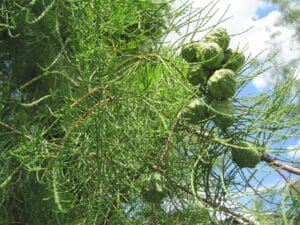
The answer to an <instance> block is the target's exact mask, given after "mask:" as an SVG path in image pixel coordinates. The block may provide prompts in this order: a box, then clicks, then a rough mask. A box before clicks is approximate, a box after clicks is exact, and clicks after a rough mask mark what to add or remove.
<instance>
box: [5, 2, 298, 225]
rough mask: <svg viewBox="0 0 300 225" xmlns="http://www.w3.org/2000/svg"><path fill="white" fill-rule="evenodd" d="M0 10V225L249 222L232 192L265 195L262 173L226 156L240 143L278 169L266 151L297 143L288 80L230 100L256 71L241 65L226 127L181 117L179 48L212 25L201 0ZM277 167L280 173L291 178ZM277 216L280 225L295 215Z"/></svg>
mask: <svg viewBox="0 0 300 225" xmlns="http://www.w3.org/2000/svg"><path fill="white" fill-rule="evenodd" d="M0 7H1V11H0V15H1V18H0V49H1V50H0V51H1V52H0V74H1V76H0V88H1V89H0V110H1V111H0V146H1V147H0V149H1V151H0V196H1V197H0V224H45V225H46V224H49V225H50V224H51V225H53V224H72V225H73V224H199V223H203V224H220V223H221V221H225V220H224V218H225V219H226V221H227V224H230V223H231V222H230V221H232V223H234V221H235V222H236V221H241V222H243V223H245V224H255V223H256V220H255V219H254V217H253V218H252V217H249V216H247V215H246V214H245V213H244V210H246V211H247V210H250V209H253V208H251V207H249V206H248V205H247V204H245V205H239V203H241V202H240V201H238V194H240V193H245V191H248V190H249V189H250V190H252V193H254V194H257V196H261V197H262V199H265V198H264V196H263V192H264V191H265V189H263V190H261V192H260V190H259V189H262V188H261V187H264V186H263V185H264V184H263V179H262V178H261V177H257V176H256V174H257V172H258V171H259V170H260V168H262V167H257V169H255V170H247V169H246V170H244V169H241V168H239V167H238V166H237V165H236V164H235V163H234V162H233V161H232V159H231V154H230V150H231V149H232V148H233V147H237V146H236V145H237V143H239V141H249V142H251V143H252V144H253V146H255V148H256V151H258V152H259V153H260V156H261V159H262V161H264V162H261V164H264V163H265V164H264V165H269V167H268V169H269V170H272V166H273V167H274V169H275V170H276V171H277V170H279V169H282V166H284V164H280V162H277V161H274V160H273V159H272V158H270V157H269V155H272V154H273V155H281V154H280V153H282V151H279V149H278V150H276V149H275V148H273V146H276V144H278V143H279V144H280V143H282V142H284V141H286V140H288V139H289V138H290V137H293V136H294V137H296V136H298V135H299V117H297V116H295V115H294V114H293V109H294V105H293V98H292V97H293V96H292V90H291V87H292V83H293V81H286V82H285V83H281V84H278V85H277V86H275V87H274V90H271V91H270V92H266V93H262V94H260V95H258V96H254V95H253V96H246V97H241V95H240V94H239V93H240V91H242V90H243V88H244V87H245V86H247V85H249V84H250V82H251V80H252V79H253V78H254V77H255V76H257V75H259V74H261V73H263V72H264V71H265V69H264V67H263V65H259V66H254V61H251V59H250V58H249V59H248V61H247V63H246V65H245V67H244V69H243V70H241V71H240V72H239V73H238V74H237V83H238V88H237V92H236V95H235V96H234V97H233V99H232V104H233V106H234V107H235V109H236V111H235V117H234V118H235V119H234V122H233V123H232V124H230V127H229V128H227V129H220V128H219V127H218V126H216V125H215V124H214V123H213V122H212V121H213V120H211V118H209V117H208V118H207V119H201V120H200V121H198V123H197V124H190V123H189V122H188V121H187V120H185V119H184V116H183V114H184V113H183V112H185V110H186V109H187V108H188V106H189V104H190V102H191V100H192V99H193V98H195V97H197V95H198V92H199V87H197V86H193V85H191V84H190V83H189V82H188V79H187V76H186V74H187V72H188V65H187V63H186V62H185V61H184V60H183V59H182V58H181V57H180V56H179V54H180V53H179V52H180V47H181V45H182V44H183V43H184V42H186V41H187V40H188V41H189V40H192V41H193V40H194V39H195V35H196V34H198V33H206V32H208V31H209V30H210V29H212V28H213V27H214V26H216V25H218V24H215V25H214V26H212V27H210V26H208V25H207V23H208V22H209V21H210V19H211V18H212V17H213V16H214V14H215V10H216V5H215V4H208V5H207V6H206V7H205V8H200V9H192V8H191V7H190V6H188V5H186V4H184V5H182V6H176V4H175V2H173V1H170V2H167V1H154V0H144V1H133V0H122V1H121V0H120V1H119V0H105V1H104V0H93V1H71V0H70V1H65V0H42V1H36V0H32V1H25V0H4V1H2V3H1V5H0ZM193 15H197V16H198V17H197V19H194V18H195V17H194V16H193ZM179 18H180V19H179ZM224 20H225V18H220V19H219V21H218V23H221V22H222V21H224ZM189 26H192V27H193V28H192V31H191V29H188V30H187V31H186V32H185V33H183V34H181V37H180V38H178V39H177V40H176V41H175V40H174V42H173V43H171V44H170V43H167V42H165V41H164V40H166V38H167V37H169V36H170V35H172V34H173V32H176V31H182V28H186V27H189ZM207 107H208V108H209V110H213V109H212V108H211V107H210V106H209V105H207ZM272 160H273V161H272ZM276 163H277V164H276ZM290 163H291V164H290V167H291V168H285V169H286V170H287V171H288V172H291V173H294V174H297V168H296V165H295V164H293V162H291V161H290ZM262 169H263V168H262ZM283 169H284V167H283ZM298 170H299V169H298ZM298 175H299V174H298ZM259 179H261V180H259ZM149 185H151V186H149ZM287 186H289V187H294V186H293V185H291V183H290V181H288V184H287ZM294 189H295V190H296V191H297V190H298V189H297V187H294ZM149 190H150V193H147V191H149ZM277 194H278V196H280V193H277ZM145 196H146V197H145ZM291 196H294V195H291ZM290 198H291V197H289V196H285V199H284V200H285V201H286V202H288V201H290ZM149 199H150V200H149ZM248 200H249V199H248ZM280 206H282V204H281V205H280ZM281 209H282V210H281V211H282V212H285V215H286V216H285V219H286V220H290V219H293V218H294V216H295V215H297V212H295V211H293V208H292V207H290V206H282V207H281ZM277 212H278V211H276V213H277ZM220 213H221V214H222V216H221V217H223V220H222V219H220ZM253 215H254V216H256V214H255V213H254V214H253ZM257 218H258V217H257ZM224 223H226V222H224Z"/></svg>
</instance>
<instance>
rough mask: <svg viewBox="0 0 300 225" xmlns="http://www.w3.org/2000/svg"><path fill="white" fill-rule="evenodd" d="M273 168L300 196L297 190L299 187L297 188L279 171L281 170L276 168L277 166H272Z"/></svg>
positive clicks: (299, 191)
mask: <svg viewBox="0 0 300 225" xmlns="http://www.w3.org/2000/svg"><path fill="white" fill-rule="evenodd" d="M272 167H273V168H274V170H275V171H276V172H277V173H278V174H279V175H280V176H281V177H282V178H283V179H284V180H285V182H286V183H287V184H288V185H290V186H291V188H292V189H293V190H294V191H296V192H297V194H298V195H300V190H299V189H298V188H297V187H295V185H294V184H293V183H292V182H291V181H290V179H289V178H288V177H287V176H285V175H284V174H283V173H282V172H281V171H280V170H279V168H278V167H276V166H274V165H273V166H272Z"/></svg>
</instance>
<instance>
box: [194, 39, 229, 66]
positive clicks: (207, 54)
mask: <svg viewBox="0 0 300 225" xmlns="http://www.w3.org/2000/svg"><path fill="white" fill-rule="evenodd" d="M198 51H199V53H198V55H197V57H198V62H200V63H201V65H202V66H203V68H205V69H218V68H220V67H221V64H222V61H223V59H224V53H223V50H222V48H221V47H220V46H219V45H218V44H217V43H215V42H200V44H199V47H198Z"/></svg>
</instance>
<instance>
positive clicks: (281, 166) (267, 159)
mask: <svg viewBox="0 0 300 225" xmlns="http://www.w3.org/2000/svg"><path fill="white" fill-rule="evenodd" d="M261 160H262V161H265V162H266V163H268V164H269V165H271V166H275V167H277V168H278V169H283V170H286V171H288V172H290V173H293V174H296V175H298V176H300V169H299V168H297V167H294V166H291V165H287V164H283V163H281V162H278V161H275V160H274V159H272V158H270V157H269V156H267V155H262V156H261Z"/></svg>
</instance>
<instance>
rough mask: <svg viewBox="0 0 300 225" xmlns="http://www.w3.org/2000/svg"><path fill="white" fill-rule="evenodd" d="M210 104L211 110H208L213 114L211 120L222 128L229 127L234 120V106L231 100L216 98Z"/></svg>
mask: <svg viewBox="0 0 300 225" xmlns="http://www.w3.org/2000/svg"><path fill="white" fill-rule="evenodd" d="M210 106H211V107H212V108H213V110H211V111H210V114H211V115H212V116H213V117H212V121H213V122H214V123H215V124H216V125H217V126H218V127H219V128H220V129H222V130H225V129H226V128H228V127H230V126H231V125H232V124H233V122H234V120H235V116H234V107H233V105H232V102H231V100H229V99H227V100H218V99H214V100H213V101H212V102H211V103H210Z"/></svg>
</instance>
